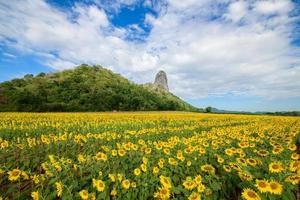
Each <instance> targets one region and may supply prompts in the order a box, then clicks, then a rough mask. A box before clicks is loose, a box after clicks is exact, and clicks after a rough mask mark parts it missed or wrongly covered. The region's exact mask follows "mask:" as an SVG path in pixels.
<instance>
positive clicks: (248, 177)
mask: <svg viewBox="0 0 300 200" xmlns="http://www.w3.org/2000/svg"><path fill="white" fill-rule="evenodd" d="M238 175H239V177H240V178H241V179H242V180H246V181H251V180H252V179H253V176H252V175H251V174H249V173H248V172H242V171H241V172H239V173H238Z"/></svg>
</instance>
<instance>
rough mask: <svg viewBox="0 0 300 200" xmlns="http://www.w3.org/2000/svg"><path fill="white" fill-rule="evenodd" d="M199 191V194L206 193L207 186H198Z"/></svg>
mask: <svg viewBox="0 0 300 200" xmlns="http://www.w3.org/2000/svg"><path fill="white" fill-rule="evenodd" d="M197 191H198V192H199V193H202V192H204V191H205V186H204V185H203V184H202V183H200V184H199V185H198V187H197Z"/></svg>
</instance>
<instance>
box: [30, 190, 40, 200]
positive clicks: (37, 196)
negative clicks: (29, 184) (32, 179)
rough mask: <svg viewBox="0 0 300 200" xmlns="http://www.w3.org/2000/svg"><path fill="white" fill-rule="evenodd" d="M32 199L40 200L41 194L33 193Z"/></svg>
mask: <svg viewBox="0 0 300 200" xmlns="http://www.w3.org/2000/svg"><path fill="white" fill-rule="evenodd" d="M31 197H32V199H33V200H39V192H38V191H36V192H31Z"/></svg>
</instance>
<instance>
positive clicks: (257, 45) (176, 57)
mask: <svg viewBox="0 0 300 200" xmlns="http://www.w3.org/2000/svg"><path fill="white" fill-rule="evenodd" d="M297 2H298V3H297ZM81 63H87V64H100V65H102V66H104V67H107V68H109V69H112V70H113V71H115V72H117V73H120V74H122V75H123V76H125V77H127V78H129V79H130V80H132V81H134V82H136V83H145V82H152V81H153V79H154V76H155V73H156V72H157V71H158V70H161V69H162V70H164V71H166V72H167V75H168V79H169V88H170V90H171V91H172V92H173V93H174V94H176V95H178V96H179V97H181V98H183V99H185V100H187V101H188V102H190V103H192V104H193V105H195V106H199V107H205V106H209V105H210V106H213V107H217V108H219V109H227V110H245V111H275V110H277V111H279V110H300V3H299V1H296V0H295V1H292V0H266V1H263V0H260V1H258V0H247V1H234V0H214V1H211V0H145V1H141V0H85V1H74V0H65V1H61V0H57V1H55V0H49V1H43V0H19V1H17V0H10V1H0V82H2V81H6V80H10V79H12V78H16V77H22V76H24V75H25V74H28V73H32V74H37V73H39V72H51V71H57V70H63V69H69V68H72V67H74V66H76V65H79V64H81Z"/></svg>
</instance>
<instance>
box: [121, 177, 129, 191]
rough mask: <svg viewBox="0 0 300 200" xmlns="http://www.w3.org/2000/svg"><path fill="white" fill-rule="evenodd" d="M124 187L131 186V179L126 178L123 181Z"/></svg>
mask: <svg viewBox="0 0 300 200" xmlns="http://www.w3.org/2000/svg"><path fill="white" fill-rule="evenodd" d="M122 188H124V189H129V188H130V181H129V180H128V179H125V180H123V181H122Z"/></svg>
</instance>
